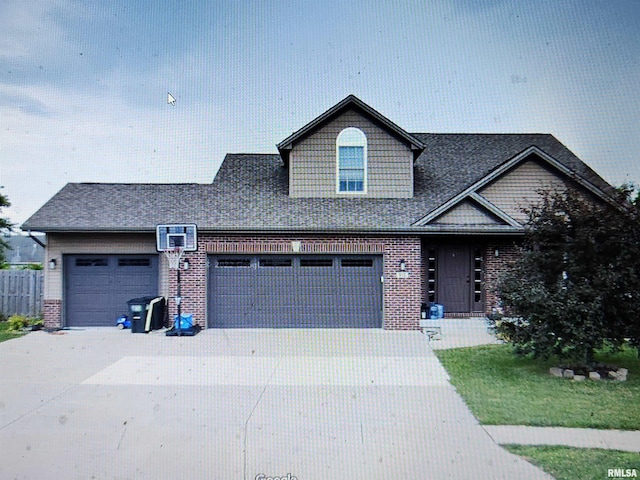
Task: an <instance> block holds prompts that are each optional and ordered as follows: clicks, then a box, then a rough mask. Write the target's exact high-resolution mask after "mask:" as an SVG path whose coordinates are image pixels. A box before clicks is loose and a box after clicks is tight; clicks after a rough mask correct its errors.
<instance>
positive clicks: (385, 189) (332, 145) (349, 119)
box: [277, 95, 424, 198]
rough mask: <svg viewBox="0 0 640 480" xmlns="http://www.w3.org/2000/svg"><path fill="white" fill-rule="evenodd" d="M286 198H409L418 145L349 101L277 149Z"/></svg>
mask: <svg viewBox="0 0 640 480" xmlns="http://www.w3.org/2000/svg"><path fill="white" fill-rule="evenodd" d="M277 147H278V151H279V152H280V156H281V157H282V159H283V162H284V164H285V166H286V167H288V169H289V196H291V197H307V198H312V197H314V198H363V197H365V198H411V197H412V196H413V163H414V161H415V160H416V159H417V158H418V156H419V155H420V154H421V153H422V151H423V150H424V144H423V143H422V142H421V141H420V140H419V139H417V138H415V137H414V136H413V135H411V134H409V133H407V132H405V131H404V130H403V129H401V128H400V127H398V126H397V125H396V124H395V123H393V122H391V121H390V120H389V119H387V118H386V117H384V116H383V115H381V114H380V113H379V112H377V111H376V110H374V109H372V108H371V107H369V106H368V105H367V104H365V103H364V102H362V101H361V100H360V99H358V98H357V97H355V96H353V95H349V96H348V97H347V98H345V99H344V100H342V101H341V102H340V103H338V104H336V105H335V106H334V107H332V108H331V109H329V110H327V111H326V112H324V113H323V114H322V115H320V116H319V117H317V118H316V119H314V120H313V121H311V122H310V123H308V124H307V125H305V126H304V127H302V128H301V129H300V130H298V131H297V132H295V133H293V134H292V135H290V136H289V137H288V138H286V139H285V140H283V141H282V142H281V143H279V144H278V145H277Z"/></svg>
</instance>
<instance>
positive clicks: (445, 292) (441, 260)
mask: <svg viewBox="0 0 640 480" xmlns="http://www.w3.org/2000/svg"><path fill="white" fill-rule="evenodd" d="M438 253H439V254H438V279H439V282H438V284H439V286H438V303H441V304H442V305H444V308H445V312H451V313H468V312H470V311H471V251H470V248H469V247H468V246H467V245H450V246H442V247H440V249H439V252H438Z"/></svg>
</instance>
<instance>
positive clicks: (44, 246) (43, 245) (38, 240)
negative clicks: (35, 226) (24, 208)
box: [29, 230, 47, 248]
mask: <svg viewBox="0 0 640 480" xmlns="http://www.w3.org/2000/svg"><path fill="white" fill-rule="evenodd" d="M29 238H30V239H31V240H33V241H34V242H36V243H37V244H38V245H40V246H41V247H42V248H47V245H46V244H44V243H42V242H41V241H40V239H39V238H37V237H34V236H33V235H31V230H29Z"/></svg>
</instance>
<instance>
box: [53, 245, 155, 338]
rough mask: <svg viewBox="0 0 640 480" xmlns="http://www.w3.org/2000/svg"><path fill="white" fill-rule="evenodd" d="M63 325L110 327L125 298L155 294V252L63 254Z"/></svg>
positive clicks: (122, 307)
mask: <svg viewBox="0 0 640 480" xmlns="http://www.w3.org/2000/svg"><path fill="white" fill-rule="evenodd" d="M64 272H65V305H66V308H65V325H67V326H70V327H73V326H92V327H102V326H114V325H115V323H116V319H117V318H118V317H119V316H120V315H122V314H126V313H127V301H128V300H131V299H132V298H136V297H144V296H152V295H157V294H158V256H157V255H67V256H65V258H64Z"/></svg>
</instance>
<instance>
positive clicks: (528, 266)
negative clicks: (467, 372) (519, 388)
mask: <svg viewBox="0 0 640 480" xmlns="http://www.w3.org/2000/svg"><path fill="white" fill-rule="evenodd" d="M632 192H633V188H631V187H629V186H622V187H620V188H619V189H618V198H617V199H616V200H617V202H616V205H610V204H605V203H603V202H600V201H595V200H593V199H588V198H586V197H585V194H581V193H579V192H576V191H573V190H568V191H565V192H556V193H552V192H545V193H544V194H543V195H542V201H541V202H540V204H539V205H537V206H535V207H533V208H531V209H530V210H528V212H527V213H528V216H529V221H528V224H527V232H526V235H525V240H524V243H523V246H522V249H521V255H520V256H519V258H518V260H516V261H515V262H514V264H513V265H511V267H510V268H509V269H508V270H507V272H506V274H505V275H504V276H503V277H502V278H501V281H500V283H499V287H498V292H499V295H500V298H501V300H502V304H503V307H504V314H505V318H504V319H503V321H501V322H499V323H498V324H497V330H498V332H499V333H501V334H503V335H504V336H505V337H506V338H509V339H510V341H511V342H512V343H513V344H514V346H515V349H516V352H517V353H521V354H529V353H531V354H533V355H534V356H537V357H543V358H547V357H549V356H551V355H558V356H560V357H563V358H567V359H572V360H575V361H580V362H586V363H589V362H591V361H592V359H593V352H594V350H595V349H600V348H602V347H605V346H609V347H612V348H618V347H620V346H621V345H622V344H623V343H624V342H625V339H631V342H632V343H633V344H635V345H636V346H637V345H638V343H639V340H640V327H639V326H638V319H640V278H639V275H640V221H639V215H638V212H639V210H638V205H639V204H640V202H638V199H637V198H636V199H632Z"/></svg>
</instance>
